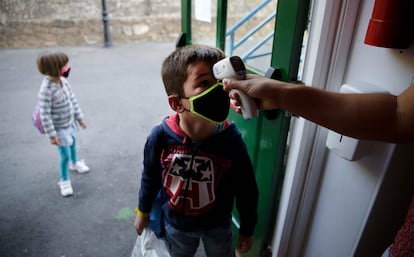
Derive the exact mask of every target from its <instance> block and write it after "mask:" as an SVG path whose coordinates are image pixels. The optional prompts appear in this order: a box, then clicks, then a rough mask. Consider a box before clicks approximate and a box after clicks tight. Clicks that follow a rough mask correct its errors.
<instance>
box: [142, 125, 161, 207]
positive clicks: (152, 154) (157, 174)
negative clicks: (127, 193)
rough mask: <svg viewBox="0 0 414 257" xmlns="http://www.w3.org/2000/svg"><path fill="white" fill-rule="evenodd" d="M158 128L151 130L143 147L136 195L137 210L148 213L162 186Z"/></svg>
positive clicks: (159, 133)
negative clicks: (142, 160) (139, 182)
mask: <svg viewBox="0 0 414 257" xmlns="http://www.w3.org/2000/svg"><path fill="white" fill-rule="evenodd" d="M161 133H162V132H161V129H160V126H157V127H155V128H153V129H152V131H151V133H150V135H149V136H148V137H147V141H146V142H145V147H144V162H143V170H142V174H141V186H140V189H139V194H138V208H139V210H140V211H142V212H150V211H151V207H152V203H153V201H154V199H155V197H156V196H157V194H158V192H159V190H160V188H161V185H162V174H161V173H162V167H161V153H162V150H163V145H164V143H163V142H162V135H161Z"/></svg>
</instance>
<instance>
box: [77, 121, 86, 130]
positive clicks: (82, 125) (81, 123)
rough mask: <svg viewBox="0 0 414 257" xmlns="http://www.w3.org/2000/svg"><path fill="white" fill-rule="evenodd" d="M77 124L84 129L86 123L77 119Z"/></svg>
mask: <svg viewBox="0 0 414 257" xmlns="http://www.w3.org/2000/svg"><path fill="white" fill-rule="evenodd" d="M78 123H79V126H81V127H82V128H83V129H86V123H85V122H84V121H83V120H79V121H78Z"/></svg>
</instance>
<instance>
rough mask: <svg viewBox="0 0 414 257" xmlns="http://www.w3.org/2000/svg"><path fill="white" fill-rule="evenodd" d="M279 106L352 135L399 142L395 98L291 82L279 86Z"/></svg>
mask: <svg viewBox="0 0 414 257" xmlns="http://www.w3.org/2000/svg"><path fill="white" fill-rule="evenodd" d="M278 97H279V103H281V106H280V108H282V109H286V110H287V111H289V112H292V113H294V114H296V115H299V116H302V117H303V118H305V119H308V120H310V121H313V122H315V123H317V124H319V125H321V126H323V127H326V128H329V129H331V130H334V131H337V132H339V133H341V134H344V135H348V136H351V137H355V138H361V139H371V140H383V141H389V142H398V141H400V139H399V136H400V135H401V134H400V133H399V125H398V124H399V112H398V108H397V97H396V96H393V95H387V94H365V95H361V94H341V93H334V92H329V91H323V90H320V89H316V88H312V87H307V86H301V85H290V86H288V87H286V88H284V89H281V94H280V95H279V96H278Z"/></svg>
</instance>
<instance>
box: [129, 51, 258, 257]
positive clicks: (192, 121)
mask: <svg viewBox="0 0 414 257" xmlns="http://www.w3.org/2000/svg"><path fill="white" fill-rule="evenodd" d="M224 57H225V54H224V53H223V52H222V51H221V50H219V49H216V48H212V47H208V46H202V45H191V46H185V47H182V48H179V49H177V50H175V51H174V52H173V53H171V54H170V55H169V56H168V57H167V58H166V59H165V60H164V62H163V64H162V71H161V73H162V79H163V82H164V86H165V90H166V93H167V95H168V102H169V105H170V107H171V109H172V110H173V111H175V114H172V115H170V116H169V117H167V118H165V119H164V120H163V122H162V124H161V125H159V126H156V127H155V128H153V130H152V131H151V133H150V135H149V136H148V138H147V142H146V144H145V149H144V169H143V173H142V178H141V188H140V191H139V202H138V203H139V204H138V208H137V217H136V220H135V223H134V226H135V228H136V230H137V232H138V234H139V235H140V234H141V233H142V231H143V229H144V227H145V226H147V225H148V223H149V212H150V210H151V207H152V204H153V201H154V199H155V197H156V196H157V194H158V192H159V191H160V189H161V199H162V207H161V208H162V215H163V218H164V224H165V239H166V245H167V248H168V250H169V252H170V255H171V256H172V257H176V256H180V257H184V256H189V257H190V256H193V255H194V254H195V252H196V250H197V247H198V245H199V242H200V239H201V240H202V241H203V244H204V248H205V251H206V255H207V256H209V257H217V256H220V257H227V256H228V257H234V256H235V246H234V240H233V234H232V228H231V212H232V209H233V205H234V201H235V202H236V208H237V210H238V212H239V216H240V228H239V240H238V250H239V251H240V252H247V251H249V250H250V248H251V246H252V244H253V232H254V228H255V225H256V222H257V204H258V188H257V184H256V179H255V176H254V171H253V167H252V163H251V160H250V158H249V156H248V153H247V150H246V146H245V144H244V142H243V141H242V138H241V135H240V133H239V131H238V130H237V128H236V126H235V125H234V124H232V123H230V122H228V121H227V120H226V118H227V115H228V112H229V104H230V99H229V96H228V94H227V93H226V92H225V91H224V90H223V86H222V84H221V83H218V82H217V80H216V79H215V78H214V76H213V73H212V67H213V65H214V63H216V62H217V61H219V60H221V59H223V58H224Z"/></svg>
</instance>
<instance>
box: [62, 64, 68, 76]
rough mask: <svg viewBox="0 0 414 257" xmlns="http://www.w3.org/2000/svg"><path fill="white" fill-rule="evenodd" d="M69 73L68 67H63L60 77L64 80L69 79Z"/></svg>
mask: <svg viewBox="0 0 414 257" xmlns="http://www.w3.org/2000/svg"><path fill="white" fill-rule="evenodd" d="M69 72H70V66H69V65H66V66H65V67H63V69H62V72H61V75H62V76H63V77H65V78H67V77H69Z"/></svg>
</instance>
